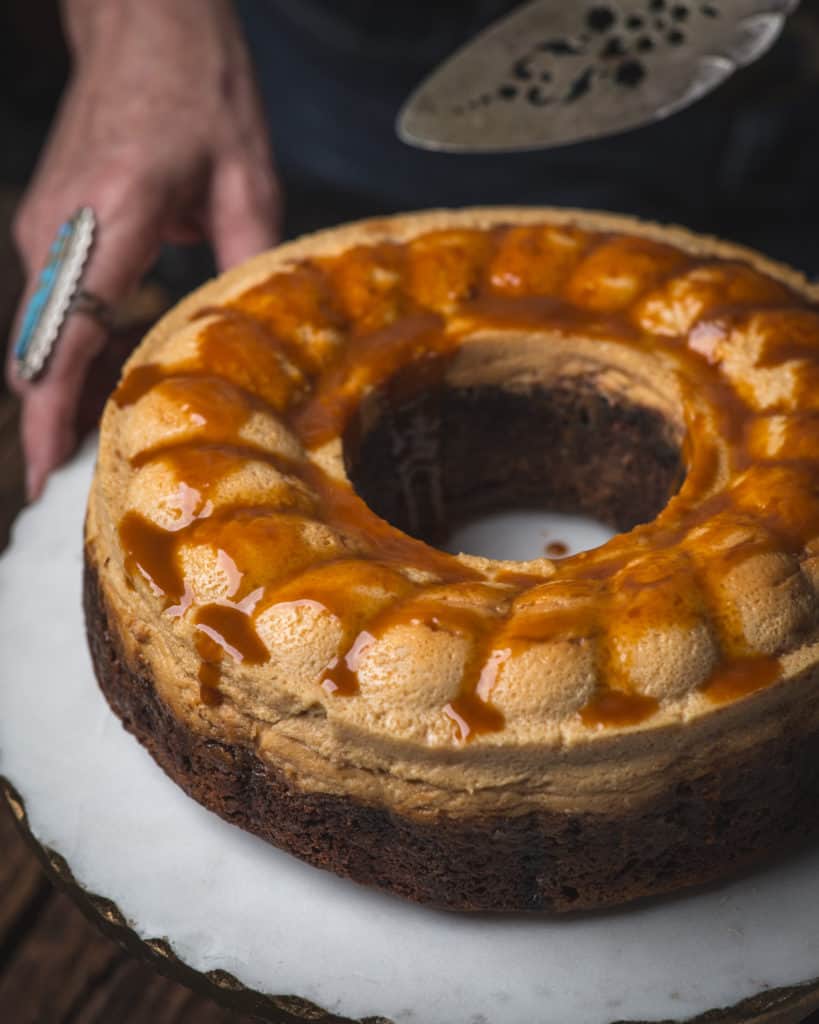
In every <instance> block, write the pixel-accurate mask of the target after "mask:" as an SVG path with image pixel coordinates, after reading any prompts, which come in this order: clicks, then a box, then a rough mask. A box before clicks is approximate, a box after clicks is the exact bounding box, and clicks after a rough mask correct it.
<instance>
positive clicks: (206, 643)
mask: <svg viewBox="0 0 819 1024" xmlns="http://www.w3.org/2000/svg"><path fill="white" fill-rule="evenodd" d="M193 643H194V649H195V650H196V653H197V655H198V657H199V670H198V673H197V677H198V679H199V699H200V700H201V701H202V703H203V704H205V705H206V706H207V707H218V706H219V705H220V704H221V703H222V700H223V696H222V691H221V690H220V688H219V684H220V683H221V681H222V668H221V663H222V648H221V647H220V646H219V644H217V643H216V641H215V640H212V639H211V637H209V636H208V635H207V634H206V633H201V632H198V631H197V632H196V633H194V635H193Z"/></svg>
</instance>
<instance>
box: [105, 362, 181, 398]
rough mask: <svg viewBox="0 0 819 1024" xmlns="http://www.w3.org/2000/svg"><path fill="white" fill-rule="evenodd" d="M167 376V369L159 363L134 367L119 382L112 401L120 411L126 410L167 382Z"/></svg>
mask: <svg viewBox="0 0 819 1024" xmlns="http://www.w3.org/2000/svg"><path fill="white" fill-rule="evenodd" d="M167 375H168V371H167V369H166V368H165V367H162V366H159V365H158V364H157V363H145V364H144V365H143V366H134V367H133V368H132V369H131V370H129V371H128V373H127V374H126V376H125V377H124V378H123V379H122V380H121V381H120V382H119V385H118V386H117V388H116V389H115V391H114V393H113V394H112V395H111V399H112V401H113V402H114V403H115V404H116V405H118V406H119V407H120V409H125V408H126V407H127V406H129V405H134V404H135V403H136V402H138V401H139V400H140V398H142V396H143V395H147V394H148V392H149V391H150V390H151V389H152V388H155V387H156V385H157V384H159V383H161V382H162V381H163V380H165V378H166V377H167Z"/></svg>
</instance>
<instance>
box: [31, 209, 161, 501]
mask: <svg viewBox="0 0 819 1024" xmlns="http://www.w3.org/2000/svg"><path fill="white" fill-rule="evenodd" d="M106 208H107V209H108V210H109V211H110V212H109V214H108V215H107V216H106V213H105V210H106ZM66 212H67V213H68V214H70V213H71V212H73V210H67V211H66ZM97 213H98V220H99V224H98V229H97V238H96V241H95V244H94V248H93V250H92V253H91V256H90V257H89V262H88V265H87V269H86V272H85V275H84V277H83V283H82V286H83V288H84V289H86V290H87V291H90V292H92V293H93V294H95V295H98V296H99V297H100V298H102V299H104V300H105V301H106V302H108V303H111V304H114V303H116V302H118V301H119V300H121V299H122V298H123V296H125V295H126V294H127V293H128V292H129V291H130V290H131V289H132V288H133V287H134V286H135V285H136V284H137V283H138V281H139V279H140V277H141V276H142V274H143V273H144V272H145V270H146V269H147V268H148V267H149V266H150V264H151V262H152V261H153V260H154V259H155V257H156V254H157V251H158V247H159V240H160V231H161V216H160V214H161V207H160V205H159V204H158V203H157V202H156V200H155V199H154V200H151V201H150V202H149V203H148V204H147V205H142V206H139V207H135V208H133V209H130V210H129V209H123V208H113V209H112V208H111V207H110V206H108V205H107V204H105V202H104V201H103V202H102V203H101V209H98V210H97ZM57 226H58V225H57V224H55V225H54V231H56V229H57ZM49 241H50V240H49ZM35 248H36V250H37V252H38V253H40V252H41V253H42V254H43V256H42V257H41V259H44V258H45V253H46V252H47V250H48V243H45V244H43V243H41V242H38V243H37V244H36V246H35ZM26 262H27V264H28V266H29V267H30V271H29V280H28V282H27V293H26V298H24V303H23V305H22V306H21V309H22V308H24V304H25V301H27V299H28V297H30V295H31V292H32V290H33V288H34V287H35V286H36V277H37V274H38V273H39V264H37V262H36V258H35V259H31V260H27V261H26ZM18 324H19V316H18ZM105 340H106V332H105V330H104V329H103V328H102V327H101V326H100V324H99V323H97V321H95V320H93V319H92V318H91V317H89V316H87V315H86V314H83V313H79V312H78V313H70V314H69V316H68V319H67V320H66V322H65V326H64V328H63V331H62V333H61V335H60V338H59V340H58V342H57V345H56V346H55V349H54V352H53V354H52V357H51V359H50V361H49V363H48V365H47V367H46V370H45V373H44V374H43V376H42V377H40V378H39V379H38V380H37V381H34V382H25V381H22V380H20V378H19V377H17V376H16V375H15V374H14V373H13V372H12V374H11V383H12V384H13V386H14V389H15V390H16V391H17V392H18V394H20V396H21V398H22V413H21V433H22V441H23V450H24V453H25V457H26V481H27V490H28V496H29V499H34V498H36V497H38V496H39V494H40V493H41V491H42V489H43V486H44V484H45V481H46V479H47V477H48V475H49V473H51V471H52V470H53V469H55V468H56V467H57V466H58V465H59V464H60V463H61V462H62V461H63V460H64V459H65V458H66V457H67V456H68V455H69V454H70V453H71V451H72V450H73V448H74V446H75V444H76V436H75V420H76V413H77V405H78V402H79V398H80V394H81V392H82V387H83V382H84V380H85V377H86V374H87V371H88V367H89V364H90V363H91V361H92V359H93V358H94V356H96V355H97V353H98V352H99V351H100V349H101V348H102V346H103V345H104V344H105Z"/></svg>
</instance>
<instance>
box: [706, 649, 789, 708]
mask: <svg viewBox="0 0 819 1024" xmlns="http://www.w3.org/2000/svg"><path fill="white" fill-rule="evenodd" d="M781 677H782V666H781V665H780V663H779V660H778V659H777V658H772V657H769V656H768V655H766V654H759V655H749V656H746V657H741V658H736V659H735V660H734V661H730V662H728V663H727V664H723V665H720V666H719V667H718V668H717V669H716V670H715V672H714V673H713V675H712V676H711V678H710V679H709V680H708V681H707V682H706V683H705V685H704V686H703V691H704V693H705V694H706V695H707V696H708V697H709V698H710V699H711V700H713V701H714V702H715V703H719V704H725V703H728V701H733V700H737V699H738V698H739V697H745V696H747V695H748V694H749V693H755V692H756V691H757V690H761V689H763V687H766V686H770V685H771V684H772V683H775V682H776V681H777V680H778V679H780V678H781Z"/></svg>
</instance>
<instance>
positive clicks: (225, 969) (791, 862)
mask: <svg viewBox="0 0 819 1024" xmlns="http://www.w3.org/2000/svg"><path fill="white" fill-rule="evenodd" d="M93 459H94V450H93V447H92V446H90V445H89V446H86V447H85V448H84V450H83V451H82V452H81V453H80V455H79V456H78V457H77V458H76V459H75V460H74V461H73V462H72V463H71V464H70V465H69V466H68V467H66V468H65V469H63V470H62V471H61V472H60V473H58V474H57V475H56V476H55V478H54V479H53V480H52V482H51V483H50V484H49V487H48V491H47V493H46V495H45V498H44V499H43V500H42V501H40V502H39V503H38V504H36V505H35V506H33V507H32V508H30V509H28V510H27V511H26V512H24V513H23V515H22V516H21V517H20V519H19V520H18V522H17V524H16V528H15V531H14V535H13V539H12V543H11V545H10V547H9V549H8V551H7V552H6V554H5V555H4V556H3V557H2V558H0V651H1V652H2V684H1V685H0V774H2V777H3V779H4V782H3V791H4V793H5V795H6V799H7V800H8V801H9V802H10V804H11V806H12V809H13V810H14V812H15V814H16V816H17V818H18V821H20V823H21V825H23V827H24V828H25V830H26V832H27V834H28V835H29V837H30V838H31V840H32V841H33V842H35V843H36V844H37V846H38V848H39V849H40V851H41V853H42V855H43V857H44V858H45V860H46V861H47V863H48V864H49V866H50V867H51V869H52V871H53V872H55V873H56V874H57V875H58V877H59V878H60V879H61V880H62V882H63V883H64V884H66V885H69V886H70V887H71V888H72V890H73V892H74V893H75V895H76V896H77V898H78V899H79V900H80V901H81V902H83V903H84V904H85V905H86V908H87V909H90V910H91V912H93V913H94V914H95V915H96V916H97V918H98V919H99V920H100V922H101V923H102V924H103V926H104V927H106V928H107V929H108V930H109V931H113V932H114V933H115V934H116V935H118V937H119V938H121V939H122V940H123V941H125V942H126V943H127V944H129V945H130V946H131V947H132V948H135V949H138V950H139V951H140V952H141V953H142V954H144V955H148V956H150V957H152V958H153V959H154V960H155V961H156V962H158V963H159V964H160V966H161V967H163V968H164V969H165V970H166V971H169V972H170V973H172V974H174V975H175V976H176V977H179V976H180V975H181V976H182V977H183V980H185V981H187V982H188V983H189V984H194V985H195V986H197V987H199V988H203V987H204V988H206V989H207V990H208V991H209V992H210V993H211V994H212V995H214V997H216V998H218V999H220V1000H221V1001H222V1002H224V1003H227V1004H228V1005H231V1006H234V1007H236V1008H240V1009H244V1010H246V1011H251V1012H254V1013H256V1014H258V1015H259V1016H260V1017H262V1018H265V1019H269V1020H273V1021H281V1022H284V1021H290V1022H295V1021H304V1020H311V1021H339V1020H347V1019H349V1018H353V1019H355V1020H367V1021H369V1022H370V1024H375V1022H376V1021H378V1022H384V1021H385V1020H386V1021H394V1022H396V1024H540V1022H544V1024H552V1022H554V1024H610V1022H612V1021H615V1020H616V1021H635V1020H639V1021H667V1020H672V1021H681V1020H688V1019H690V1018H694V1017H697V1016H698V1015H702V1014H706V1013H708V1011H713V1010H714V1009H715V1008H725V1007H734V1008H733V1009H731V1010H725V1011H724V1012H717V1013H715V1014H713V1015H711V1014H709V1015H708V1017H707V1019H708V1020H709V1021H713V1022H716V1021H725V1022H728V1021H731V1022H734V1024H737V1022H739V1021H755V1022H763V1021H764V1022H768V1024H773V1022H774V1021H776V1022H781V1024H784V1022H795V1021H799V1020H802V1019H803V1018H804V1016H806V1015H807V1013H808V1012H809V1011H810V1010H812V1009H814V1008H815V1007H816V1006H819V995H817V990H816V985H817V983H816V982H812V981H809V979H816V978H817V977H819V845H816V846H813V847H810V848H807V849H803V850H802V851H801V852H800V853H799V854H797V855H793V856H790V857H789V858H788V859H786V860H783V861H780V862H778V863H777V864H775V865H773V866H771V867H769V868H767V869H765V870H761V871H758V872H756V873H754V874H752V875H748V876H746V877H744V878H742V879H740V880H738V881H734V882H732V883H730V884H727V885H723V886H720V887H718V888H711V889H708V890H706V891H700V892H697V893H693V894H687V895H685V896H680V897H677V898H675V899H671V900H666V901H657V902H652V903H648V904H643V905H641V906H637V907H633V908H630V909H627V910H622V911H617V912H610V913H606V914H599V915H585V916H577V917H573V918H567V919H561V920H545V919H542V918H538V917H524V916H495V917H492V916H485V915H481V916H467V915H454V914H445V913H439V912H434V911H430V910H426V909H423V908H420V907H416V906H411V905H409V904H405V903H403V902H400V901H398V900H396V899H392V898H389V897H387V896H383V895H380V894H378V893H375V892H370V891H368V890H366V889H363V888H359V887H358V886H356V885H353V884H351V883H348V882H344V881H341V880H339V879H337V878H335V877H333V876H332V875H329V874H326V873H323V872H320V871H317V870H315V869H313V868H310V867H307V866H305V865H303V864H301V863H300V862H298V861H296V860H294V859H292V858H291V857H289V856H287V855H285V854H283V853H280V852H279V851H277V850H274V849H272V848H271V847H268V846H267V845H265V844H264V843H262V842H260V841H259V840H257V839H254V838H253V837H251V836H248V835H245V834H244V833H242V832H240V831H238V830H237V829H235V828H233V827H232V826H230V825H227V824H226V823H224V822H223V821H221V820H220V819H218V818H216V817H215V816H214V815H212V814H210V813H208V812H207V811H205V810H203V809H202V808H201V807H199V806H198V805H197V804H195V803H194V802H193V801H191V800H189V799H188V798H187V797H186V796H184V795H183V793H182V792H181V791H180V790H178V789H177V788H176V787H175V786H174V785H173V784H172V783H171V782H170V781H169V780H168V779H167V778H166V777H165V776H164V775H163V773H162V772H161V771H160V770H159V769H158V768H157V767H156V766H155V765H154V763H153V761H152V760H151V759H150V758H149V757H148V755H147V754H146V753H145V752H144V751H143V750H142V749H141V747H139V745H138V744H137V743H136V742H135V741H134V740H133V739H132V738H131V737H130V736H128V735H127V734H126V733H125V732H124V730H123V729H122V728H121V727H120V724H119V722H118V721H117V719H116V718H115V717H114V716H113V715H112V714H111V712H110V711H109V710H108V707H107V705H106V704H105V701H104V700H103V699H102V697H101V696H100V694H99V693H98V691H97V688H96V685H95V682H94V678H93V674H92V670H91V665H90V662H89V658H88V654H87V652H86V646H85V640H84V635H83V624H82V613H81V608H80V569H81V533H82V519H83V512H84V505H85V495H86V491H87V488H88V483H89V480H90V476H91V470H92V465H93ZM552 525H553V526H554V524H552ZM555 528H556V527H555ZM739 1003H742V1005H741V1006H740V1007H739V1008H737V1006H736V1004H739Z"/></svg>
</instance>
